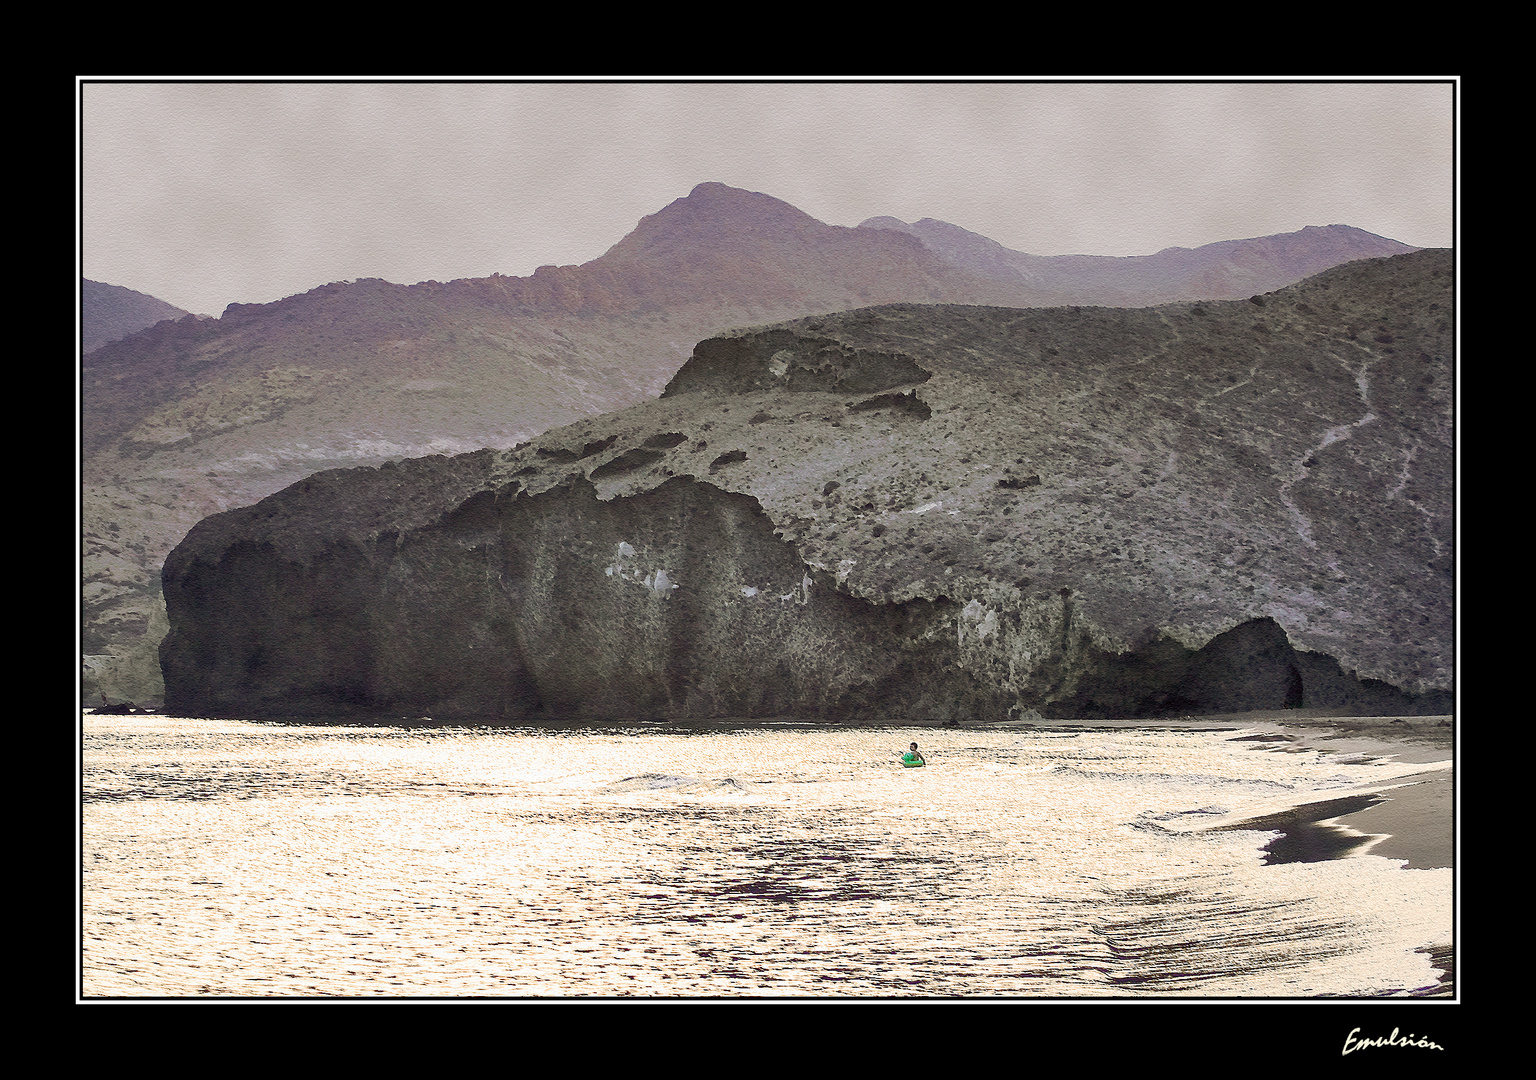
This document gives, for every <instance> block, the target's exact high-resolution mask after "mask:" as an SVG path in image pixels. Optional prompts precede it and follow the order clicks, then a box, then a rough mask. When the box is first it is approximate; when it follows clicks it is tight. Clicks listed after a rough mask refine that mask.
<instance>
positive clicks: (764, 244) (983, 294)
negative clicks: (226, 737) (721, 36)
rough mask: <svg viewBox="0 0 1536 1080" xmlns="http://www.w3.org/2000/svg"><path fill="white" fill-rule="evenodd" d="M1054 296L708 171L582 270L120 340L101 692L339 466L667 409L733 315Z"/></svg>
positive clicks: (430, 285)
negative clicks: (208, 577)
mask: <svg viewBox="0 0 1536 1080" xmlns="http://www.w3.org/2000/svg"><path fill="white" fill-rule="evenodd" d="M1354 257H1357V256H1356V253H1355V252H1354V249H1352V248H1350V249H1347V250H1346V249H1341V250H1340V253H1339V259H1343V258H1354ZM1109 262H1110V263H1118V262H1119V260H1109ZM1288 280H1292V279H1288ZM1044 295H1045V294H1044V293H1042V292H1041V291H1040V290H1038V289H1036V288H1035V287H1034V286H1032V285H1031V284H1030V283H1029V282H1027V281H1023V280H1022V279H1016V280H1006V281H1004V280H999V279H997V278H996V277H995V276H989V275H988V274H985V273H981V272H978V271H976V270H974V269H969V268H966V267H963V266H956V265H954V264H952V263H951V262H949V261H948V260H947V259H946V258H945V257H943V256H942V255H941V254H939V253H937V252H935V251H934V250H931V249H930V248H929V247H927V246H925V242H924V241H923V240H921V239H919V237H917V236H912V235H907V234H906V233H904V232H901V231H896V230H890V229H875V228H843V227H839V226H832V225H826V224H823V223H822V222H819V221H817V220H815V219H814V218H812V217H810V216H809V215H807V214H804V213H802V212H801V211H799V210H797V209H795V208H794V207H792V206H790V205H789V204H787V203H784V202H782V201H780V200H778V199H774V198H772V197H770V196H767V195H763V194H759V193H756V192H750V191H742V190H740V189H736V188H731V187H727V186H725V185H723V184H701V185H699V186H698V187H696V188H695V189H694V190H693V191H692V192H691V193H690V194H689V195H688V196H687V197H685V198H682V199H678V200H676V201H675V202H673V203H671V204H670V205H668V206H666V207H664V208H663V209H662V210H660V211H659V212H657V213H656V214H653V215H651V216H649V217H647V218H645V219H643V220H642V221H641V222H640V223H639V224H638V225H637V226H636V228H635V230H634V231H633V232H632V233H630V235H628V236H626V237H625V238H624V239H622V240H621V241H619V242H618V243H617V244H615V245H614V246H613V248H611V249H610V250H609V251H608V252H607V253H606V254H604V255H603V256H602V257H600V258H598V259H595V260H593V261H591V262H589V263H586V264H583V265H581V266H563V267H554V266H547V267H540V268H539V270H538V271H537V272H535V273H534V274H532V275H531V276H529V277H526V278H512V277H503V276H500V275H493V276H491V277H487V278H475V279H465V280H459V281H451V282H436V281H428V282H422V283H420V284H416V285H409V286H407V285H397V284H392V283H390V282H386V281H381V280H377V279H369V280H361V281H353V282H335V283H331V284H328V285H323V286H321V287H319V288H316V289H312V290H310V291H309V292H307V293H303V294H300V295H297V296H291V297H287V298H286V299H283V300H280V301H277V302H275V303H271V304H232V305H230V307H229V308H228V309H227V310H226V311H225V312H224V314H223V316H222V317H221V318H219V319H202V318H190V317H189V318H182V319H181V320H179V321H176V322H161V323H159V324H157V325H155V326H153V327H150V328H149V329H146V330H144V331H142V332H140V333H138V334H134V335H132V336H131V337H129V338H127V339H124V340H121V341H116V342H112V343H110V344H108V345H106V346H105V347H103V348H101V349H98V350H96V351H94V352H92V353H90V354H89V355H88V356H86V357H85V361H84V368H83V372H82V380H81V394H82V441H83V448H84V458H83V461H82V473H83V478H84V503H83V507H84V516H83V520H84V538H83V541H84V578H85V581H84V585H85V591H84V608H83V627H84V641H83V646H84V653H85V693H86V696H87V698H88V699H90V700H93V701H94V700H96V699H97V697H98V695H103V694H104V695H106V696H108V697H110V698H111V699H112V700H124V699H127V700H132V701H137V702H144V701H153V700H157V699H158V698H159V695H160V693H161V684H160V669H159V664H158V660H157V649H158V645H159V642H160V640H161V637H162V636H163V635H164V632H165V613H164V607H163V602H162V600H161V591H160V581H159V571H160V565H161V563H162V562H163V561H164V559H165V556H166V554H167V553H168V552H169V551H170V550H171V548H172V547H173V546H174V545H175V544H176V543H177V542H178V541H179V540H180V539H181V538H182V537H183V536H185V535H186V532H187V530H188V529H190V528H191V527H192V525H193V524H195V523H196V522H197V521H198V520H199V519H201V518H202V517H205V516H207V515H208V514H212V513H216V512H219V511H222V510H226V509H229V508H231V507H236V506H243V505H249V504H251V503H253V502H255V501H257V500H258V499H261V498H263V497H265V496H267V495H270V494H272V493H273V492H275V491H279V490H281V489H282V488H284V487H286V486H287V485H289V484H291V483H293V482H294V481H296V480H298V479H300V478H302V477H304V476H308V475H310V474H312V473H315V472H319V471H322V470H325V469H330V468H338V467H349V466H355V465H363V464H367V465H377V464H379V463H381V462H384V461H391V460H399V459H401V458H408V457H420V456H425V455H431V454H457V453H464V452H468V451H470V450H474V449H477V448H479V447H492V448H506V447H510V446H513V445H515V444H517V443H519V442H523V441H526V440H528V439H530V438H532V437H533V436H535V435H537V434H539V433H540V432H543V431H547V430H549V429H550V428H553V427H559V426H561V425H564V424H569V423H572V422H574V421H576V420H578V419H581V418H583V417H590V416H594V415H598V414H601V413H605V412H611V411H613V410H616V409H621V408H624V407H626V406H629V405H633V404H636V403H638V402H641V401H646V400H649V399H652V398H654V397H656V395H657V394H659V393H660V392H661V390H662V388H663V387H664V386H666V384H667V381H668V380H669V379H670V378H671V377H672V376H673V374H674V373H675V372H676V371H677V370H678V368H679V367H680V366H681V365H682V363H683V362H684V361H685V360H687V359H688V356H689V354H690V351H691V350H692V348H693V346H694V344H695V343H696V342H698V341H700V340H701V339H704V338H708V337H710V336H712V335H716V334H719V333H722V332H723V331H726V330H728V329H729V328H731V327H735V326H742V325H748V324H753V323H765V322H773V321H777V320H784V319H792V318H798V317H802V316H806V315H811V314H817V313H824V312H830V311H840V310H844V309H848V308H856V307H864V306H867V305H871V304H886V303H893V302H920V303H967V304H977V303H983V304H1005V305H1010V306H1029V305H1032V304H1037V303H1040V302H1042V297H1043V296H1044ZM1091 295H1098V294H1095V293H1091V292H1083V294H1082V297H1079V298H1078V299H1075V300H1071V301H1063V302H1082V300H1083V298H1085V297H1088V296H1091Z"/></svg>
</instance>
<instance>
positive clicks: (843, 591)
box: [161, 251, 1454, 720]
mask: <svg viewBox="0 0 1536 1080" xmlns="http://www.w3.org/2000/svg"><path fill="white" fill-rule="evenodd" d="M1453 266H1454V263H1453V260H1452V258H1451V255H1450V253H1449V252H1445V251H1424V252H1418V253H1414V254H1409V255H1403V256H1398V257H1395V258H1391V259H1380V260H1370V261H1365V262H1355V263H1351V264H1349V265H1346V266H1341V267H1338V268H1335V269H1333V270H1330V271H1327V272H1325V273H1323V274H1320V275H1317V276H1315V277H1313V278H1310V279H1308V280H1307V281H1305V282H1302V283H1300V284H1298V285H1295V286H1292V287H1290V288H1286V289H1283V290H1280V291H1277V292H1272V293H1269V294H1266V295H1262V296H1256V297H1254V298H1253V299H1251V300H1241V301H1234V302H1221V303H1198V304H1181V305H1170V306H1164V307H1158V308H1150V309H1141V310H1123V309H1121V310H1117V309H1109V308H1059V309H1034V310H1020V309H1016V308H989V307H956V306H917V305H905V304H902V305H892V306H884V307H877V308H872V309H863V310H857V311H851V312H846V313H843V314H837V315H825V316H819V317H815V318H809V319H801V320H798V321H794V322H790V323H785V324H780V325H774V326H768V327H763V328H759V329H754V330H744V331H738V332H733V333H730V334H725V335H720V336H717V337H715V338H712V339H710V340H706V341H704V342H702V343H700V345H699V346H698V347H697V348H696V349H695V350H694V352H693V355H692V357H691V358H690V359H689V360H688V362H687V363H686V364H685V365H684V366H683V367H682V369H681V370H679V371H678V373H677V375H676V377H675V378H673V379H672V381H671V382H670V384H669V385H668V387H667V388H666V391H665V393H664V394H663V396H662V397H661V398H660V399H659V400H654V401H648V402H645V403H642V404H639V405H637V406H634V407H631V408H628V409H624V410H621V411H618V412H615V413H611V414H609V415H606V416H601V417H597V418H593V419H588V420H583V421H580V422H578V423H576V424H572V425H569V426H566V427H562V428H559V429H557V430H554V431H550V432H548V433H546V434H544V435H542V436H540V437H539V438H536V439H533V440H532V441H530V442H529V443H527V444H526V445H523V446H520V447H518V448H515V449H512V450H501V451H492V450H486V451H480V452H477V453H474V454H469V455H461V456H457V457H438V458H432V459H426V460H417V461H407V462H401V463H399V464H398V465H389V466H385V467H383V468H379V469H360V470H347V471H333V472H327V473H324V474H321V475H319V476H314V477H311V478H310V479H308V480H306V481H303V482H301V483H299V484H297V485H294V486H292V487H290V488H288V489H286V490H284V491H282V492H280V493H278V494H277V495H274V496H272V497H270V498H268V499H265V500H263V501H262V502H260V503H258V504H257V505H256V506H253V507H249V508H246V509H240V510H234V511H230V512H227V513H224V514H219V515H216V516H214V517H211V518H209V519H207V520H206V521H203V522H201V523H200V524H199V525H198V526H197V527H196V528H195V529H193V530H192V532H191V533H190V534H189V535H188V536H187V538H186V540H185V541H184V542H183V543H182V544H180V545H179V546H178V547H177V548H176V550H175V551H174V552H173V553H172V554H171V556H170V557H169V558H168V559H167V561H166V564H165V568H164V588H165V597H166V602H167V610H168V614H169V621H170V633H169V635H168V636H167V637H166V639H165V642H164V644H163V646H162V649H161V659H162V665H163V669H164V674H165V679H166V694H167V699H166V700H167V706H168V707H169V708H172V709H173V710H176V711H180V712H184V713H198V714H224V715H252V716H276V715H308V716H339V715H360V714H366V715H432V716H434V717H439V718H447V717H456V718H465V719H469V718H485V719H492V718H494V719H517V720H536V719H539V718H549V717H571V716H588V717H605V718H612V717H625V716H660V717H682V716H722V715H723V716H764V715H797V716H806V717H820V718H828V719H857V718H873V719H907V718H935V717H936V718H957V719H959V718H969V717H1001V716H1007V715H1019V714H1020V713H1021V711H1022V710H1026V709H1031V708H1033V709H1039V710H1041V711H1042V712H1044V713H1046V714H1072V715H1090V716H1093V715H1097V716H1148V715H1157V714H1161V713H1167V712H1199V711H1207V710H1210V711H1219V710H1230V709H1238V708H1272V707H1280V706H1284V705H1307V706H1320V705H1342V706H1347V707H1350V708H1353V709H1357V710H1359V711H1362V712H1375V713H1399V712H1413V711H1424V712H1438V711H1446V710H1447V709H1448V707H1449V702H1450V696H1449V695H1450V692H1451V690H1452V687H1453V679H1454V672H1453V670H1452V651H1451V650H1452V641H1453V594H1452V587H1453V566H1454V548H1453V544H1454V535H1453V514H1452V508H1453V507H1452V489H1451V484H1452V460H1451V453H1452V442H1451V437H1452V421H1453V413H1452V400H1451V385H1452V363H1453V357H1452V351H1451V350H1452V343H1453V340H1454V325H1453V311H1452V297H1453V291H1452V285H1453V282H1452V271H1453Z"/></svg>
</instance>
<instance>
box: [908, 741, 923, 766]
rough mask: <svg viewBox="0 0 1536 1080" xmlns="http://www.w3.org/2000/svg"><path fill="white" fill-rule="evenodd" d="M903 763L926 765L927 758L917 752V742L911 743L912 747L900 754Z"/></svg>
mask: <svg viewBox="0 0 1536 1080" xmlns="http://www.w3.org/2000/svg"><path fill="white" fill-rule="evenodd" d="M901 761H902V764H903V765H926V764H928V762H927V760H926V759H925V758H924V757H923V755H922V754H919V753H918V752H917V743H913V744H912V749H910V750H908V751H907V752H906V753H905V754H902V755H901Z"/></svg>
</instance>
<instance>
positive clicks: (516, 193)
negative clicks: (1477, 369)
mask: <svg viewBox="0 0 1536 1080" xmlns="http://www.w3.org/2000/svg"><path fill="white" fill-rule="evenodd" d="M79 88H80V108H81V115H80V135H81V161H80V214H81V216H80V250H81V260H82V261H81V273H82V274H83V276H85V277H88V278H91V279H94V280H97V281H105V282H109V283H111V284H114V285H125V286H127V287H129V288H131V289H137V290H139V291H140V292H145V293H149V294H151V295H153V296H157V297H159V298H160V299H162V300H166V301H169V302H170V303H172V304H175V305H177V306H179V307H183V308H187V309H188V310H191V311H195V312H201V313H207V314H212V315H217V314H219V313H221V312H222V311H223V310H224V306H225V305H226V304H229V303H231V302H237V301H238V302H242V303H257V302H265V301H270V300H276V299H278V298H280V297H283V296H288V295H291V294H293V293H297V292H303V291H306V290H308V289H311V288H314V287H315V286H317V285H322V284H324V283H326V282H328V281H338V280H342V279H345V278H359V277H382V278H386V279H388V280H390V281H396V282H403V283H407V284H410V283H414V282H417V281H424V280H427V279H429V278H436V279H438V280H440V281H447V280H450V279H452V278H459V277H482V276H485V275H488V274H490V273H492V272H500V273H503V274H514V275H519V276H521V275H526V274H530V273H532V272H533V270H534V268H535V267H537V266H540V265H542V264H544V263H556V264H566V263H581V262H586V261H588V260H590V259H595V258H597V257H598V256H599V255H601V254H603V252H604V251H606V250H607V249H608V248H609V247H611V246H612V245H613V244H615V243H617V242H618V241H619V240H620V239H622V238H623V237H624V235H625V234H627V233H628V232H630V231H631V230H632V229H633V228H634V227H635V225H636V223H637V222H638V221H639V220H640V218H642V217H644V216H645V215H647V214H653V213H655V212H656V211H658V210H660V209H661V208H662V207H664V206H665V205H666V204H667V203H669V202H671V201H672V200H674V199H678V198H681V197H683V196H685V195H687V194H688V192H689V191H690V190H691V189H692V188H693V186H694V185H695V184H699V183H702V182H704V181H709V180H716V181H720V182H722V183H726V184H730V185H732V186H734V187H741V188H747V189H749V190H752V191H761V192H764V193H766V194H768V195H772V196H774V197H776V198H779V199H783V200H784V201H786V202H788V203H791V204H793V205H794V206H797V207H799V208H800V209H801V210H804V211H805V212H806V213H808V214H810V215H811V216H812V217H815V218H818V219H820V220H821V221H824V222H827V223H829V224H833V225H857V224H858V223H859V222H861V221H863V220H864V219H866V218H869V217H874V216H877V215H890V216H893V217H898V218H901V219H903V220H906V221H915V220H917V219H919V218H924V217H932V218H939V219H941V220H943V221H948V222H952V223H953V224H956V225H960V226H962V227H964V228H967V229H970V230H972V231H974V232H978V233H981V234H983V235H985V236H989V237H991V238H992V239H994V240H997V241H998V242H1000V243H1002V244H1004V245H1006V246H1007V247H1011V248H1014V249H1015V250H1019V251H1027V252H1030V253H1032V254H1037V255H1058V254H1065V253H1085V254H1094V255H1146V254H1150V253H1152V252H1155V251H1158V250H1160V249H1162V248H1165V247H1170V246H1174V245H1177V246H1181V247H1198V246H1199V245H1201V244H1208V243H1212V242H1214V241H1218V240H1231V239H1237V238H1241V237H1250V236H1263V235H1267V234H1270V233H1278V232H1290V231H1293V230H1295V229H1300V228H1302V227H1303V226H1307V225H1329V224H1345V225H1354V226H1357V227H1359V228H1362V229H1366V230H1368V231H1370V232H1373V233H1378V234H1380V235H1382V236H1387V237H1391V238H1392V239H1394V240H1401V241H1403V242H1404V243H1408V244H1414V245H1418V246H1421V247H1448V246H1451V245H1452V243H1453V240H1454V237H1453V223H1454V214H1453V212H1454V202H1453V200H1454V193H1453V187H1452V180H1453V174H1454V165H1455V134H1454V125H1453V120H1454V112H1455V108H1456V106H1455V99H1454V89H1455V87H1454V84H1453V83H1452V82H1451V81H1449V80H1448V79H1446V80H1439V81H1431V80H1422V81H1401V82H1381V81H1369V82H1368V81H1359V82H1326V83H1321V82H1257V83H1251V82H1250V83H1240V82H1208V81H1199V82H1177V83H1175V82H1152V83H1149V82H1112V81H1111V82H1105V81H1096V82H1065V83H1064V82H987V83H934V82H899V81H882V82H863V81H861V82H814V83H810V82H794V83H744V82H713V83H709V82H693V83H654V82H653V83H636V82H579V83H578V82H539V83H528V82H494V83H484V82H479V83H470V82H426V83H405V82H393V83H391V82H341V81H325V82H280V83H279V82H245V83H241V82H210V83H186V82H111V81H93V80H90V79H82V80H81V82H80V87H79Z"/></svg>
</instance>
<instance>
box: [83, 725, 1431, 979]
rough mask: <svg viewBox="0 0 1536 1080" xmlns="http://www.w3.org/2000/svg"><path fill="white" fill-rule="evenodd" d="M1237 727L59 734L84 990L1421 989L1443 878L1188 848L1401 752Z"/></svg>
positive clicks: (1253, 837) (1406, 769) (1354, 777)
mask: <svg viewBox="0 0 1536 1080" xmlns="http://www.w3.org/2000/svg"><path fill="white" fill-rule="evenodd" d="M1237 734H1241V733H1239V732H1192V731H1177V732H1166V731H1165V732H1158V731H1073V732H1025V731H967V730H959V731H955V730H934V729H923V730H908V729H897V728H888V729H841V728H835V729H815V728H805V727H799V726H792V725H784V726H780V727H773V726H768V727H762V726H757V727H752V728H747V727H742V728H739V729H731V728H729V727H711V728H708V729H703V728H701V729H698V730H693V731H688V730H682V729H677V728H671V729H669V728H664V727H653V728H626V729H620V728H614V727H608V728H597V727H586V728H566V729H560V730H552V731H534V730H527V729H466V728H389V727H340V726H293V725H276V724H257V723H242V722H236V721H212V720H182V719H167V718H164V717H142V716H130V717H87V718H85V721H84V773H83V784H84V802H83V808H82V836H83V853H84V862H83V868H82V893H81V900H82V931H83V937H82V953H81V957H82V961H81V962H82V989H83V993H84V994H85V995H86V996H88V997H90V996H99V995H119V996H121V995H131V996H145V995H155V996H161V995H164V996H180V995H237V996H268V995H285V996H312V995H343V996H376V995H387V996H399V995H410V996H451V995H494V996H517V997H527V996H553V995H573V996H601V997H611V996H622V995H647V996H654V995H664V996H690V997H691V996H804V995H811V996H822V997H834V996H884V997H895V996H939V995H987V996H999V995H1007V996H1043V997H1120V998H1134V997H1173V996H1189V995H1195V996H1210V997H1300V996H1315V995H1388V994H1408V993H1426V992H1429V991H1431V990H1432V989H1433V988H1434V986H1435V984H1436V980H1437V977H1438V975H1439V971H1438V970H1437V969H1435V968H1433V967H1432V966H1431V963H1430V960H1429V958H1428V953H1427V951H1426V950H1427V947H1428V946H1430V945H1431V944H1435V943H1448V942H1449V941H1450V936H1451V925H1452V915H1451V908H1452V891H1453V885H1452V876H1451V871H1450V870H1408V869H1404V868H1403V865H1402V863H1401V862H1400V861H1397V860H1391V859H1385V858H1380V857H1377V856H1372V855H1369V854H1366V855H1357V856H1355V857H1352V858H1348V859H1341V860H1337V861H1332V862H1321V863H1290V864H1282V865H1265V864H1264V861H1263V855H1264V852H1263V847H1264V845H1265V844H1266V843H1267V842H1269V841H1270V840H1272V839H1274V837H1275V834H1274V833H1260V832H1254V831H1245V830H1239V831H1222V832H1211V831H1208V830H1209V828H1210V827H1211V826H1213V825H1219V824H1230V823H1232V822H1234V821H1240V820H1243V819H1246V818H1249V817H1253V816H1255V815H1258V814H1262V813H1267V812H1270V811H1273V810H1277V809H1281V808H1284V807H1287V806H1291V805H1295V804H1297V803H1303V802H1313V801H1318V800H1320V799H1323V798H1330V797H1333V796H1335V795H1338V794H1340V793H1343V792H1346V791H1350V790H1353V789H1355V788H1356V787H1357V786H1358V785H1361V784H1367V783H1369V784H1383V785H1385V784H1389V783H1391V781H1392V780H1393V779H1394V778H1396V777H1399V776H1406V775H1409V774H1412V773H1418V772H1422V771H1424V770H1425V768H1426V766H1424V765H1414V764H1404V763H1399V762H1395V761H1392V760H1390V759H1389V760H1381V761H1369V760H1358V759H1354V760H1352V759H1349V758H1341V757H1339V756H1338V755H1332V754H1327V753H1317V752H1313V751H1307V752H1302V753H1284V752H1278V751H1277V750H1275V749H1274V748H1273V747H1272V745H1270V744H1264V743H1256V742H1253V741H1246V742H1245V741H1237V740H1235V739H1234V736H1235V735H1237ZM914 739H915V740H918V741H919V743H920V744H921V746H922V749H923V751H924V753H925V754H926V756H927V758H928V761H929V765H928V767H927V768H922V769H904V768H901V767H900V765H899V761H898V757H899V753H900V751H901V750H903V749H905V748H906V744H907V743H908V742H909V741H911V740H914Z"/></svg>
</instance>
